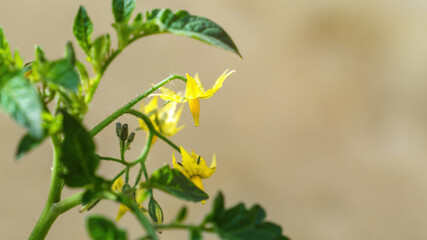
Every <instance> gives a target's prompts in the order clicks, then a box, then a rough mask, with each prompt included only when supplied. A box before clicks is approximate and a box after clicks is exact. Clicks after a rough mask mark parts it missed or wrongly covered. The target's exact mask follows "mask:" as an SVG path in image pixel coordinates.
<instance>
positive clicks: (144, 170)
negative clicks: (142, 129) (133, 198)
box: [134, 128, 153, 187]
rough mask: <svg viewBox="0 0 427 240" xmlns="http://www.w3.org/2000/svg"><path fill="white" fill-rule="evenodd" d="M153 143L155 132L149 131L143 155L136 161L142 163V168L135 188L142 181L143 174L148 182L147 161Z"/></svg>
mask: <svg viewBox="0 0 427 240" xmlns="http://www.w3.org/2000/svg"><path fill="white" fill-rule="evenodd" d="M152 143H153V131H151V130H150V128H149V129H148V136H147V142H146V143H145V147H144V150H143V151H142V153H141V156H140V157H139V158H138V159H137V160H136V161H138V162H140V163H141V168H140V169H139V173H138V176H137V178H136V180H135V185H134V187H135V186H136V185H137V184H138V183H139V180H140V179H141V173H144V177H145V180H148V173H147V167H146V166H145V161H146V160H147V156H148V153H149V152H150V149H151V144H152Z"/></svg>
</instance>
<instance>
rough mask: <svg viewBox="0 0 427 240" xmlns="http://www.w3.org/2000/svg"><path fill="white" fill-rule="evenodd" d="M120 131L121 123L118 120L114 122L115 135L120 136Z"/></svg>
mask: <svg viewBox="0 0 427 240" xmlns="http://www.w3.org/2000/svg"><path fill="white" fill-rule="evenodd" d="M121 131H122V124H121V123H119V122H116V135H117V137H118V138H120V132H121Z"/></svg>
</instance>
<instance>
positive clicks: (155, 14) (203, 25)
mask: <svg viewBox="0 0 427 240" xmlns="http://www.w3.org/2000/svg"><path fill="white" fill-rule="evenodd" d="M143 31H144V33H143V34H144V35H148V34H155V33H164V32H170V33H172V34H175V35H182V36H187V37H191V38H194V39H197V40H200V41H202V42H204V43H207V44H210V45H213V46H216V47H219V48H222V49H225V50H227V51H231V52H234V53H236V54H237V55H239V56H240V57H241V55H240V53H239V50H238V49H237V47H236V45H235V44H234V42H233V40H232V39H231V38H230V36H229V35H228V34H227V32H225V30H224V29H223V28H221V26H219V25H218V24H216V23H215V22H213V21H211V20H209V19H207V18H204V17H199V16H194V15H190V14H189V13H188V12H187V11H183V10H181V11H178V12H176V13H173V12H172V11H171V10H170V9H154V10H152V11H151V12H149V13H147V21H146V22H145V23H144V26H143Z"/></svg>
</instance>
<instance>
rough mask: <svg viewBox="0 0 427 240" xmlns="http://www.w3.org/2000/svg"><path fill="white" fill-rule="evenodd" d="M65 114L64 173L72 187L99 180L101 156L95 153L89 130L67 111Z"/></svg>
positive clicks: (67, 182)
mask: <svg viewBox="0 0 427 240" xmlns="http://www.w3.org/2000/svg"><path fill="white" fill-rule="evenodd" d="M62 114H63V115H64V120H63V129H64V141H63V143H62V154H61V162H62V163H63V164H64V166H65V167H66V173H65V174H64V175H63V177H64V180H65V183H66V184H67V185H68V186H70V187H82V186H85V185H88V184H93V183H96V182H97V181H98V178H97V177H96V176H95V171H96V169H97V167H98V165H99V158H98V157H96V155H95V144H94V142H93V140H92V138H91V137H90V135H89V133H88V131H87V130H86V129H85V128H84V127H83V126H82V125H81V124H80V122H79V121H77V120H76V119H74V118H73V117H72V116H71V115H69V114H68V113H67V112H65V111H62Z"/></svg>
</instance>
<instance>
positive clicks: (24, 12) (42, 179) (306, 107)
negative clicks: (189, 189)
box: [0, 0, 427, 240]
mask: <svg viewBox="0 0 427 240" xmlns="http://www.w3.org/2000/svg"><path fill="white" fill-rule="evenodd" d="M80 4H84V5H85V6H86V9H87V11H88V13H89V15H90V17H91V18H92V21H93V22H94V36H97V35H99V34H102V33H105V32H109V33H111V35H112V39H113V42H114V43H115V42H116V41H115V35H114V31H113V29H112V28H111V26H110V23H111V22H112V21H113V17H112V13H111V7H110V1H100V0H97V1H95V0H93V1H83V0H80V1H53V0H42V1H31V0H17V1H1V2H0V25H2V26H3V27H4V30H5V34H6V36H7V38H8V39H9V41H10V44H11V46H12V47H13V48H15V47H16V48H18V49H19V50H20V52H21V54H22V56H23V57H24V59H25V60H26V61H30V60H31V59H32V58H33V49H34V45H35V44H39V45H41V46H42V47H43V49H44V50H45V53H46V54H47V56H48V57H49V58H50V59H55V58H58V57H59V56H61V55H62V53H63V49H64V44H65V42H66V41H67V40H70V39H73V41H74V37H73V35H72V30H71V29H72V24H73V19H74V16H75V14H76V12H77V9H78V7H79V5H80ZM155 7H170V8H172V9H174V10H178V9H188V10H189V11H190V12H191V13H193V14H197V15H200V16H206V17H208V18H210V19H212V20H214V21H215V22H217V23H219V24H220V25H222V26H223V27H224V28H225V29H226V31H227V32H228V33H229V34H230V35H231V36H232V38H233V39H234V41H235V43H236V44H237V46H238V47H239V49H240V51H241V53H242V55H243V57H244V59H243V60H240V59H239V58H238V57H237V56H235V55H233V54H231V53H229V52H226V51H223V50H218V49H216V48H214V47H211V46H207V45H204V44H202V43H199V42H197V41H195V40H192V39H187V38H184V37H179V36H172V35H159V36H152V37H149V38H146V39H143V40H140V41H138V42H136V43H134V44H133V45H132V46H131V47H129V48H128V49H127V50H126V51H124V52H123V54H121V56H120V57H119V58H117V60H116V61H115V62H114V63H113V64H112V65H111V67H110V68H109V70H108V71H107V72H106V75H105V78H104V79H103V82H102V83H101V85H100V88H99V90H98V92H97V94H96V95H95V98H94V101H93V103H92V105H91V107H92V108H91V111H90V112H89V114H88V115H87V119H86V120H85V124H86V126H87V127H88V128H91V127H93V126H94V125H95V124H96V123H97V122H99V121H100V120H102V119H103V118H104V117H106V116H107V115H108V114H110V113H111V112H112V111H114V110H115V109H116V108H118V107H120V106H122V105H123V104H125V103H126V102H127V101H129V100H130V99H132V98H133V97H135V96H136V95H137V94H139V93H141V92H143V91H144V90H145V89H146V88H148V87H149V86H150V84H151V83H154V82H157V81H159V80H161V79H163V78H165V77H166V76H168V75H169V74H171V73H178V74H185V73H186V72H189V73H190V74H194V73H195V72H199V74H200V76H201V79H202V81H203V82H204V83H205V86H209V85H212V84H213V82H214V80H215V79H216V78H217V77H218V76H219V75H220V74H221V73H222V72H223V71H224V70H225V69H226V68H230V69H236V70H237V72H236V73H235V74H233V75H231V76H230V77H229V79H227V81H226V82H225V84H224V87H223V88H222V89H221V90H220V91H219V92H217V93H216V94H215V96H214V97H213V98H211V99H209V100H204V101H201V119H200V126H199V127H198V128H195V127H194V126H193V122H192V119H191V115H190V113H189V109H188V106H186V108H185V110H184V113H183V119H182V122H183V123H185V124H186V128H185V130H183V131H182V132H181V133H179V134H178V135H176V136H174V137H173V140H174V141H175V142H176V143H178V144H180V145H183V146H185V147H186V148H188V149H194V150H196V151H197V152H198V153H200V154H202V155H203V156H204V157H205V158H206V159H207V160H208V162H210V160H211V156H212V153H213V152H215V153H216V154H217V160H218V169H217V172H216V173H215V174H214V175H213V177H212V178H211V179H209V180H207V181H205V187H206V191H207V192H208V193H209V194H211V195H212V196H213V195H214V194H215V193H216V192H217V190H218V189H221V190H222V191H223V192H224V193H225V194H226V196H227V198H226V202H227V205H231V204H234V203H236V202H238V201H241V200H243V201H244V202H246V203H247V204H248V205H252V204H254V203H260V204H262V205H263V206H265V208H266V210H267V218H268V219H269V220H271V221H274V222H277V223H279V224H281V225H282V226H283V228H284V232H285V234H287V235H288V236H290V237H291V238H292V239H294V240H310V239H316V240H342V239H346V240H356V239H369V240H379V239H387V240H395V239H396V240H397V239H399V240H400V239H412V240H421V239H426V236H427V228H425V225H426V224H427V204H426V203H427V184H426V182H427V177H426V176H427V175H426V172H427V147H426V146H427V107H426V102H427V14H426V13H427V3H426V2H423V1H419V0H407V1H380V0H375V1H373V0H372V1H332V0H331V1H315V0H304V1H290V0H268V1H253V0H233V1H232V0H217V1H194V0H180V1H172V0H162V1H149V0H146V1H142V0H138V1H137V9H136V10H137V11H138V12H141V11H145V10H147V9H152V8H155ZM75 46H77V45H75ZM113 46H115V45H113ZM81 53H82V52H81V51H80V50H79V54H80V55H79V56H80V59H81V60H83V58H82V54H81ZM172 87H173V88H182V87H183V85H182V84H181V83H179V82H176V83H173V84H172ZM120 121H121V122H127V123H129V124H130V125H131V127H132V128H135V127H137V122H136V120H134V119H133V118H131V117H123V118H122V119H120ZM0 123H1V124H0V132H1V137H0V146H1V148H0V149H1V153H2V156H3V157H2V158H3V159H2V161H0V189H1V191H2V197H1V200H0V239H26V238H27V237H28V236H29V234H30V232H31V229H32V227H33V226H34V224H35V223H36V221H37V218H38V216H39V214H40V213H41V211H42V208H43V206H44V201H45V199H46V195H47V191H48V182H49V179H50V167H51V165H50V164H51V163H50V156H51V150H50V144H49V142H45V143H44V144H43V146H42V147H41V148H39V149H37V150H35V151H33V152H32V153H31V154H29V155H28V156H26V157H24V158H23V159H22V160H21V161H19V162H15V161H14V160H13V157H14V152H15V149H16V144H17V142H18V140H19V139H20V137H21V136H22V134H23V133H24V131H23V130H22V129H21V128H20V127H18V126H17V125H15V124H14V123H13V122H12V120H10V118H9V117H8V116H6V115H5V114H4V113H1V114H0ZM137 136H138V140H137V142H136V143H135V144H134V146H133V151H132V153H130V154H129V157H132V156H136V155H138V154H139V151H140V150H139V146H142V144H143V142H144V140H143V139H144V136H143V134H142V133H141V132H139V134H138V135H137ZM96 141H97V145H98V151H99V153H100V154H102V155H112V156H118V144H117V141H116V139H115V137H114V128H113V127H112V126H111V127H109V128H107V129H106V130H105V131H104V132H102V134H99V136H97V137H96ZM171 153H172V151H171V149H170V148H169V147H168V146H167V145H165V144H163V143H162V142H161V141H158V142H157V143H156V145H155V146H154V148H153V150H152V154H151V155H150V157H149V162H148V168H149V169H150V170H153V169H155V168H156V167H159V166H161V165H162V164H164V163H169V164H171V160H172V159H171ZM119 169H120V168H119V166H117V165H115V164H114V163H112V164H103V165H102V168H101V172H102V174H103V175H104V176H113V175H114V174H115V173H116V172H117V171H119ZM73 191H75V190H66V191H65V193H64V194H65V195H68V194H70V193H71V192H73ZM156 196H157V197H158V200H159V202H160V204H161V205H162V206H163V209H164V212H165V217H166V221H167V220H169V219H171V218H173V217H174V216H175V213H176V211H177V209H178V208H179V207H180V206H181V205H182V204H184V203H183V202H181V201H174V199H172V198H170V197H168V196H166V195H165V194H162V193H157V194H156ZM187 205H189V206H190V216H189V222H194V223H195V222H198V221H200V220H201V217H202V216H203V215H204V214H205V213H206V212H207V211H208V210H209V208H210V205H211V201H208V202H207V204H206V205H205V206H202V205H201V204H187ZM116 210H117V205H116V204H115V203H111V202H103V203H102V204H100V205H99V206H98V207H97V208H95V209H94V210H93V212H99V213H102V214H105V215H107V216H109V217H111V218H114V217H115V214H116ZM86 214H87V213H84V214H79V213H78V212H77V208H76V209H73V210H71V211H70V212H68V213H66V214H64V215H63V216H61V217H60V218H59V219H58V221H57V222H56V223H55V224H54V226H53V228H52V230H51V232H50V233H49V235H48V237H47V239H64V240H68V239H87V236H86V233H85V228H84V218H85V215H86ZM119 225H120V226H122V227H125V228H127V229H128V231H129V233H130V234H131V236H132V239H135V238H136V237H139V236H141V235H142V231H141V229H140V227H139V225H138V224H137V223H136V221H135V219H134V218H133V217H132V215H130V214H128V215H126V216H125V217H124V218H123V220H121V221H120V223H119ZM205 236H207V235H205ZM186 238H187V233H186V232H182V231H177V232H170V231H165V232H164V233H163V234H162V239H186ZM206 239H216V238H214V237H210V236H209V238H208V237H207V238H206Z"/></svg>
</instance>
